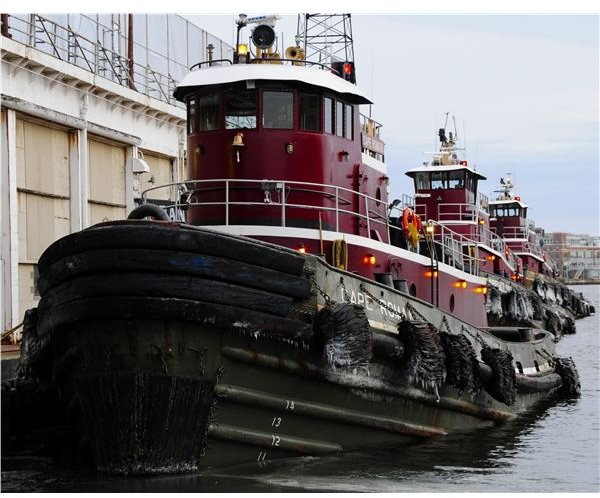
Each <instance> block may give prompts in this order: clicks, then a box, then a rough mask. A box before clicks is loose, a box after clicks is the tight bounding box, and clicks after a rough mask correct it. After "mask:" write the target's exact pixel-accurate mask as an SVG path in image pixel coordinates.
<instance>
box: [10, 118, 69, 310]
mask: <svg viewBox="0 0 600 498" xmlns="http://www.w3.org/2000/svg"><path fill="white" fill-rule="evenodd" d="M16 125H17V126H16V150H17V195H18V205H19V301H20V308H21V310H26V309H28V308H31V307H32V306H34V305H35V304H36V303H37V300H38V298H37V295H36V294H37V292H36V289H35V275H36V271H37V270H36V267H35V265H36V264H37V261H38V259H39V257H40V255H41V254H42V252H43V251H44V250H45V249H46V248H47V247H48V246H49V245H50V244H51V243H52V242H54V241H55V240H56V239H58V238H60V237H62V236H64V235H67V234H68V233H69V232H70V214H69V213H70V211H69V206H70V204H69V199H70V185H69V159H68V158H69V137H68V133H67V131H66V130H62V129H58V128H55V127H52V126H51V125H49V124H43V125H42V124H40V123H38V122H31V121H26V120H24V119H22V118H18V119H17V121H16Z"/></svg>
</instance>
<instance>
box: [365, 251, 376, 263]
mask: <svg viewBox="0 0 600 498" xmlns="http://www.w3.org/2000/svg"><path fill="white" fill-rule="evenodd" d="M376 262H377V259H376V258H375V255H374V254H370V253H369V254H365V256H364V257H363V263H364V264H365V265H371V266H375V263H376Z"/></svg>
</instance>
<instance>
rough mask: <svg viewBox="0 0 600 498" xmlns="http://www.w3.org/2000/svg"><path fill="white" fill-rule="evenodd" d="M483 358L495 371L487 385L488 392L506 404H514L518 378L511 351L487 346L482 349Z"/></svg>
mask: <svg viewBox="0 0 600 498" xmlns="http://www.w3.org/2000/svg"><path fill="white" fill-rule="evenodd" d="M481 358H482V359H483V361H484V362H485V363H486V364H487V365H489V366H490V367H491V369H492V372H493V375H492V378H491V379H490V381H489V382H488V384H487V386H486V390H487V392H488V393H489V394H490V396H492V397H493V398H494V399H496V400H498V401H500V402H501V403H504V404H505V405H508V406H510V405H512V404H514V402H515V399H516V396H517V388H516V384H517V378H516V374H515V369H514V366H513V357H512V354H511V353H510V351H508V350H501V349H492V348H490V347H488V346H486V347H484V348H483V349H482V350H481Z"/></svg>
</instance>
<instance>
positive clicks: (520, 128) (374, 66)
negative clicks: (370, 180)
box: [186, 11, 600, 235]
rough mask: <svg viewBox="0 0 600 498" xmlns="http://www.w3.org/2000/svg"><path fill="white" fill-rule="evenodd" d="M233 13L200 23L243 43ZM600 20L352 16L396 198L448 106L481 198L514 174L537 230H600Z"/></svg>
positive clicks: (287, 37) (288, 22)
mask: <svg viewBox="0 0 600 498" xmlns="http://www.w3.org/2000/svg"><path fill="white" fill-rule="evenodd" d="M233 12H236V11H233ZM247 13H248V14H251V15H255V13H250V12H247ZM261 13H270V12H269V11H266V12H261ZM186 17H188V16H186ZM190 17H192V16H190ZM235 17H236V16H234V15H233V14H229V15H211V16H208V17H207V16H206V15H199V16H193V19H195V21H196V22H197V23H198V24H199V25H201V26H202V27H203V28H205V29H207V30H208V31H209V32H212V33H214V34H215V35H217V36H219V37H221V38H222V39H224V40H225V41H228V42H230V43H231V44H232V45H233V42H234V31H235V30H234V23H233V21H234V19H235ZM598 20H599V18H598V15H584V14H575V15H546V14H541V13H539V14H534V15H492V14H487V15H436V14H428V15H400V14H385V15H384V14H372V15H371V14H353V16H352V28H353V38H354V49H355V59H356V64H357V76H358V85H359V86H360V87H362V88H363V90H364V91H365V92H366V93H367V94H368V95H371V96H372V100H373V101H374V103H375V104H374V106H373V109H372V113H373V114H372V115H373V117H374V118H375V119H376V120H378V121H379V122H381V123H382V124H383V138H384V140H385V142H386V162H387V164H388V167H389V170H390V173H391V177H392V195H393V196H394V197H398V196H399V194H400V193H402V192H405V193H412V184H411V183H410V182H409V179H408V177H406V176H405V175H404V171H406V170H407V169H409V168H411V167H413V166H417V165H420V164H421V163H422V162H423V161H425V160H427V159H428V157H427V156H425V155H423V152H424V151H430V150H432V147H433V145H434V143H435V138H436V132H437V131H436V130H437V129H438V128H439V127H440V126H441V125H443V122H444V114H445V113H446V112H448V111H449V112H450V113H451V115H455V116H456V122H457V125H458V131H459V135H461V136H462V137H463V138H466V146H467V152H466V154H467V158H468V159H469V162H470V163H473V162H474V163H475V165H476V168H477V169H478V171H480V172H481V173H482V174H484V175H485V176H487V178H488V180H486V181H484V182H483V184H482V185H481V187H480V188H481V191H482V192H483V193H485V194H487V195H490V197H491V196H492V195H495V194H493V193H492V190H493V189H494V187H495V186H496V185H497V183H498V180H499V178H500V177H501V176H504V175H505V174H506V173H508V172H510V173H512V176H513V181H514V183H515V185H516V193H517V194H518V195H521V197H522V199H523V200H524V201H525V202H526V203H528V204H529V205H530V206H531V209H530V212H529V214H530V217H531V218H532V219H533V220H534V221H535V222H536V224H537V225H538V226H542V227H544V228H546V230H547V231H568V232H581V233H589V234H594V235H598V234H599V233H600V227H599V198H598V192H599V181H600V180H599V135H598V134H599V129H598V119H599V118H598V111H599V109H598V94H599V83H598V79H599V77H598V75H599V66H598V59H599V49H598V46H599V45H598V44H599V40H598V31H599V29H598V27H599V23H598ZM296 22H297V16H296V15H282V19H281V21H279V23H278V25H277V27H276V30H277V32H278V34H279V36H280V37H283V38H284V44H285V45H286V46H287V45H290V44H292V42H293V36H294V35H295V32H296ZM246 31H248V32H249V30H247V28H246ZM246 36H247V34H246ZM279 45H281V41H280V42H279ZM363 112H364V113H368V108H365V109H363Z"/></svg>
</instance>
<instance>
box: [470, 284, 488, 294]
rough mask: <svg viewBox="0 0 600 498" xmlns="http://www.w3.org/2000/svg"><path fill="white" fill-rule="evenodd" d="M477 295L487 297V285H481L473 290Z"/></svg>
mask: <svg viewBox="0 0 600 498" xmlns="http://www.w3.org/2000/svg"><path fill="white" fill-rule="evenodd" d="M473 290H474V291H475V292H476V293H477V294H483V295H486V294H487V292H488V288H487V286H485V285H480V286H479V287H475V289H473Z"/></svg>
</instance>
